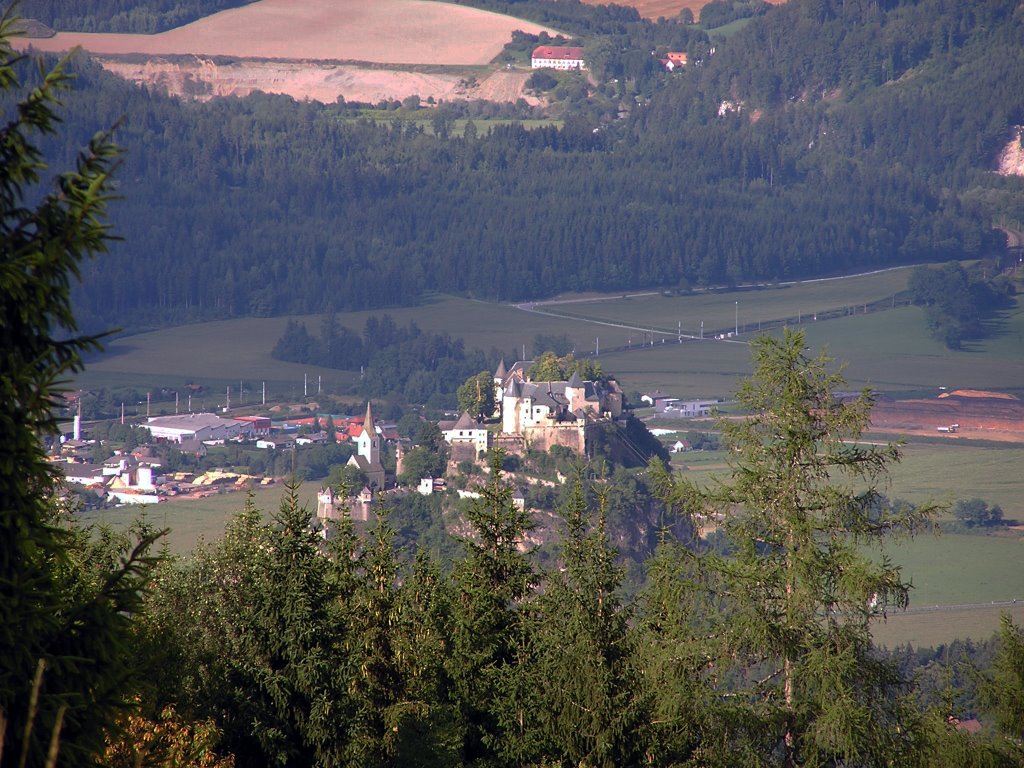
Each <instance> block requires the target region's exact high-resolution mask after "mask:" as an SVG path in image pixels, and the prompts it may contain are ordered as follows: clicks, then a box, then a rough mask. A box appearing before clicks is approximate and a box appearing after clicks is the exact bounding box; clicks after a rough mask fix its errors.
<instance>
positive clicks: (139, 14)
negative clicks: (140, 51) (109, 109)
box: [18, 0, 253, 34]
mask: <svg viewBox="0 0 1024 768" xmlns="http://www.w3.org/2000/svg"><path fill="white" fill-rule="evenodd" d="M252 1H253V0H89V2H88V3H81V2H67V0H21V2H20V3H19V4H18V13H19V15H21V16H23V17H24V18H26V19H35V20H36V21H41V22H43V23H44V24H46V25H48V26H50V27H52V28H53V29H54V30H57V31H60V32H65V31H66V32H140V33H149V34H152V33H155V32H163V31H165V30H168V29H173V28H174V27H180V26H181V25H182V24H188V23H189V22H191V21H195V20H196V19H201V18H203V17H204V16H209V15H210V14H211V13H216V12H217V11H223V10H225V9H226V8H236V7H238V6H240V5H246V4H248V3H251V2H252Z"/></svg>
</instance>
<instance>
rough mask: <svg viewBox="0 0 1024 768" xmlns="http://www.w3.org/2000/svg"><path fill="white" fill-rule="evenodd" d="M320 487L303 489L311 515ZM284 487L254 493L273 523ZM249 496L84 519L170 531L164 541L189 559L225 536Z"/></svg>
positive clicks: (234, 494) (134, 508)
mask: <svg viewBox="0 0 1024 768" xmlns="http://www.w3.org/2000/svg"><path fill="white" fill-rule="evenodd" d="M318 489H319V484H318V483H315V482H307V483H303V484H302V486H301V487H300V489H299V503H300V504H302V505H304V506H306V507H307V508H308V509H310V511H312V512H315V511H316V494H317V490H318ZM285 490H286V489H285V486H284V485H283V484H281V483H278V484H276V485H271V486H267V487H256V488H254V489H253V501H254V502H255V504H256V508H257V509H259V510H261V511H262V512H263V513H264V516H265V517H266V518H267V519H269V518H270V515H271V514H273V513H274V512H275V511H276V510H277V509H278V508H279V507H280V505H281V498H282V497H283V496H284V494H285ZM245 499H246V492H245V491H244V490H241V491H225V492H223V493H215V494H214V495H212V496H207V497H206V498H204V499H179V500H174V501H166V502H161V503H160V504H140V505H126V506H122V507H116V508H114V509H103V510H94V511H89V512H84V513H82V514H81V515H80V519H81V520H82V522H84V523H86V524H96V525H109V526H111V527H113V528H118V529H119V528H123V527H126V526H128V525H130V524H131V523H132V522H133V521H134V520H145V521H146V522H148V523H149V524H150V525H152V526H154V527H155V528H157V529H167V530H168V533H167V534H166V535H165V536H164V537H163V538H162V539H161V540H160V541H161V544H166V545H167V548H168V550H169V551H170V552H171V553H172V554H175V555H187V554H188V553H189V552H191V551H192V550H193V549H194V548H195V547H196V545H197V544H200V543H201V542H207V543H209V542H214V541H217V540H219V539H220V538H221V536H222V535H223V534H224V528H225V526H226V525H227V524H228V522H229V521H230V520H231V518H233V517H234V516H235V515H237V514H238V513H239V512H241V511H242V508H243V506H244V505H245Z"/></svg>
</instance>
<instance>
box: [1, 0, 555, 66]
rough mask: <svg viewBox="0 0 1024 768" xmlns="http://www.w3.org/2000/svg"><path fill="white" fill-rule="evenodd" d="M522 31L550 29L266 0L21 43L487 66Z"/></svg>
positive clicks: (396, 9) (393, 4)
mask: <svg viewBox="0 0 1024 768" xmlns="http://www.w3.org/2000/svg"><path fill="white" fill-rule="evenodd" d="M517 29H521V30H523V31H524V32H530V33H532V34H537V33H539V32H540V31H542V30H545V31H548V32H549V33H553V32H554V30H551V29H550V28H548V27H543V26H541V25H540V24H534V23H531V22H528V21H522V20H521V19H514V18H512V17H511V16H502V15H500V14H497V13H489V12H487V11H480V10H477V9H475V8H467V7H466V6H462V5H452V4H448V3H437V2H430V1H429V0H373V2H367V1H366V0H260V2H256V3H252V4H251V5H246V6H243V7H241V8H232V9H230V10H227V11H222V12H221V13H216V14H214V15H213V16H208V17H206V18H205V19H200V20H199V21H195V22H193V23H191V24H186V25H185V26H183V27H178V28H177V29H172V30H169V31H167V32H162V33H160V34H158V35H118V34H87V33H79V32H61V33H59V34H57V35H55V36H54V37H50V38H44V39H33V40H28V41H18V42H19V45H20V46H21V47H24V46H25V45H27V44H31V45H32V46H33V47H35V48H37V49H38V50H42V51H66V50H68V49H70V48H73V47H74V46H81V47H82V48H84V49H85V50H87V51H89V52H91V53H96V54H130V53H136V54H149V55H174V54H196V55H200V56H237V57H243V58H264V59H298V60H309V59H317V60H328V61H366V62H375V63H383V64H455V65H479V64H487V63H488V62H489V61H490V60H491V59H493V58H494V57H495V56H496V55H497V54H498V53H500V52H501V49H502V47H503V46H504V45H505V43H507V42H508V41H509V40H510V39H511V38H512V32H513V31H515V30H517Z"/></svg>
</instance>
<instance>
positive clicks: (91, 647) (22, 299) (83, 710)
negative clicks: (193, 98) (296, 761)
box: [0, 15, 157, 766]
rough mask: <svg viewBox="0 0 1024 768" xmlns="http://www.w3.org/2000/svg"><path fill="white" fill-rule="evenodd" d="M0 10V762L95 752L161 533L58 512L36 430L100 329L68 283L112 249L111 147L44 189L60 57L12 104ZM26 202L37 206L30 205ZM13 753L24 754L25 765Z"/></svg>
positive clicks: (84, 760)
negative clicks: (89, 524)
mask: <svg viewBox="0 0 1024 768" xmlns="http://www.w3.org/2000/svg"><path fill="white" fill-rule="evenodd" d="M13 23H14V22H13V20H12V19H11V18H9V17H8V16H7V15H4V16H3V17H2V18H0V96H2V97H3V100H4V101H5V103H6V104H7V108H8V109H10V111H9V113H8V114H9V115H10V117H9V118H8V119H7V122H6V124H4V125H3V126H2V127H0V329H2V332H0V765H4V766H7V765H15V764H16V763H18V764H20V765H43V764H44V763H45V762H46V760H47V759H48V756H49V757H50V758H52V759H53V760H57V759H58V757H59V761H60V764H61V765H62V766H75V765H86V764H90V763H91V762H92V761H93V760H94V759H95V756H96V755H97V754H99V753H100V752H101V751H102V748H103V739H104V730H105V729H106V728H108V727H111V726H112V725H113V723H114V721H115V718H116V716H117V713H118V710H119V709H120V708H121V707H123V706H127V700H128V699H129V698H130V696H131V687H130V683H131V677H132V672H133V663H132V657H131V653H130V648H129V647H128V646H129V644H130V641H131V625H132V617H133V615H134V614H135V612H136V611H138V610H139V609H140V607H141V603H142V595H143V592H144V590H145V588H146V584H147V581H148V576H149V573H150V572H151V569H152V567H153V565H154V559H153V558H151V557H149V556H148V554H147V552H148V549H149V547H150V546H151V544H152V543H153V541H154V540H155V538H156V535H157V534H155V533H153V532H149V531H147V532H145V533H143V535H142V536H141V537H140V539H139V540H138V542H137V543H135V544H129V545H126V546H125V547H118V548H114V549H110V550H108V551H107V553H106V555H104V556H103V557H101V558H97V557H95V556H94V555H95V550H93V548H92V547H91V545H90V544H89V542H88V541H87V539H88V537H87V536H86V537H85V539H84V540H83V538H82V537H81V536H80V535H76V534H74V533H72V532H69V531H67V530H65V529H64V528H62V527H61V526H60V525H59V524H58V520H57V514H56V513H57V505H56V501H55V497H56V493H55V488H56V486H57V485H58V482H59V480H60V478H59V472H58V471H57V470H56V469H55V468H54V467H52V466H51V465H50V464H49V462H48V461H47V458H46V451H45V450H44V447H43V440H44V439H46V438H52V437H53V436H54V435H55V434H56V433H57V422H56V417H55V414H56V409H57V407H58V405H59V403H60V399H61V385H62V383H63V379H64V377H65V376H67V375H69V374H72V373H76V372H78V371H80V370H81V369H82V365H83V363H82V355H83V353H85V352H87V351H90V350H94V349H97V348H98V347H99V337H97V336H84V335H78V333H77V323H76V320H75V316H74V314H73V312H72V307H71V295H70V293H71V283H72V282H73V281H74V280H76V279H77V278H78V277H79V274H80V269H81V264H82V262H83V261H84V260H86V259H87V258H89V257H91V256H93V255H95V254H97V253H100V252H102V251H104V250H105V248H106V244H107V242H108V240H109V239H110V238H111V235H110V232H109V229H108V225H107V224H106V221H105V215H106V206H107V203H108V202H109V200H110V198H111V196H112V195H111V191H110V183H111V182H110V174H111V171H112V169H113V167H114V165H115V162H116V157H117V154H118V151H117V149H116V148H115V146H114V145H113V144H112V143H111V141H110V137H109V135H106V134H99V135H97V136H96V137H95V138H94V139H93V140H92V141H91V142H90V144H89V147H88V149H87V150H85V151H84V152H82V153H81V154H80V155H79V156H78V159H77V164H76V167H75V169H74V170H71V171H68V172H66V173H64V174H62V175H60V176H59V177H57V178H56V180H55V184H54V186H55V189H53V190H47V189H46V187H45V183H46V180H45V179H44V175H45V171H46V169H47V166H46V163H45V160H44V158H43V155H42V153H41V151H40V149H39V147H38V146H37V144H36V143H35V142H36V141H38V140H39V139H40V138H41V137H44V136H47V135H52V134H55V133H56V132H57V126H58V123H59V118H58V116H57V112H56V109H57V107H59V106H60V100H59V94H60V92H61V91H62V90H64V89H66V88H67V87H68V80H69V78H68V76H67V75H66V74H65V73H64V71H63V69H62V66H60V65H58V66H57V67H56V68H55V69H53V70H51V71H49V72H42V71H41V73H40V78H41V80H40V82H39V83H38V85H36V86H35V87H34V88H32V89H31V91H30V92H29V93H28V94H27V95H24V96H23V97H21V98H20V100H16V99H17V96H16V95H15V94H16V93H17V92H18V90H19V88H20V84H19V82H18V77H17V74H16V71H15V65H16V63H17V61H18V59H19V58H20V57H17V56H15V54H14V53H13V52H12V50H11V47H10V45H9V43H8V38H9V37H10V35H11V32H12V25H13ZM26 198H30V199H31V200H32V201H33V203H32V204H30V203H28V202H27V201H26ZM19 761H20V762H19Z"/></svg>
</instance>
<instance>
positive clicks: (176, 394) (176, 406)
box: [174, 392, 178, 416]
mask: <svg viewBox="0 0 1024 768" xmlns="http://www.w3.org/2000/svg"><path fill="white" fill-rule="evenodd" d="M174 415H175V416H177V415H178V393H177V392H175V393H174Z"/></svg>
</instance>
